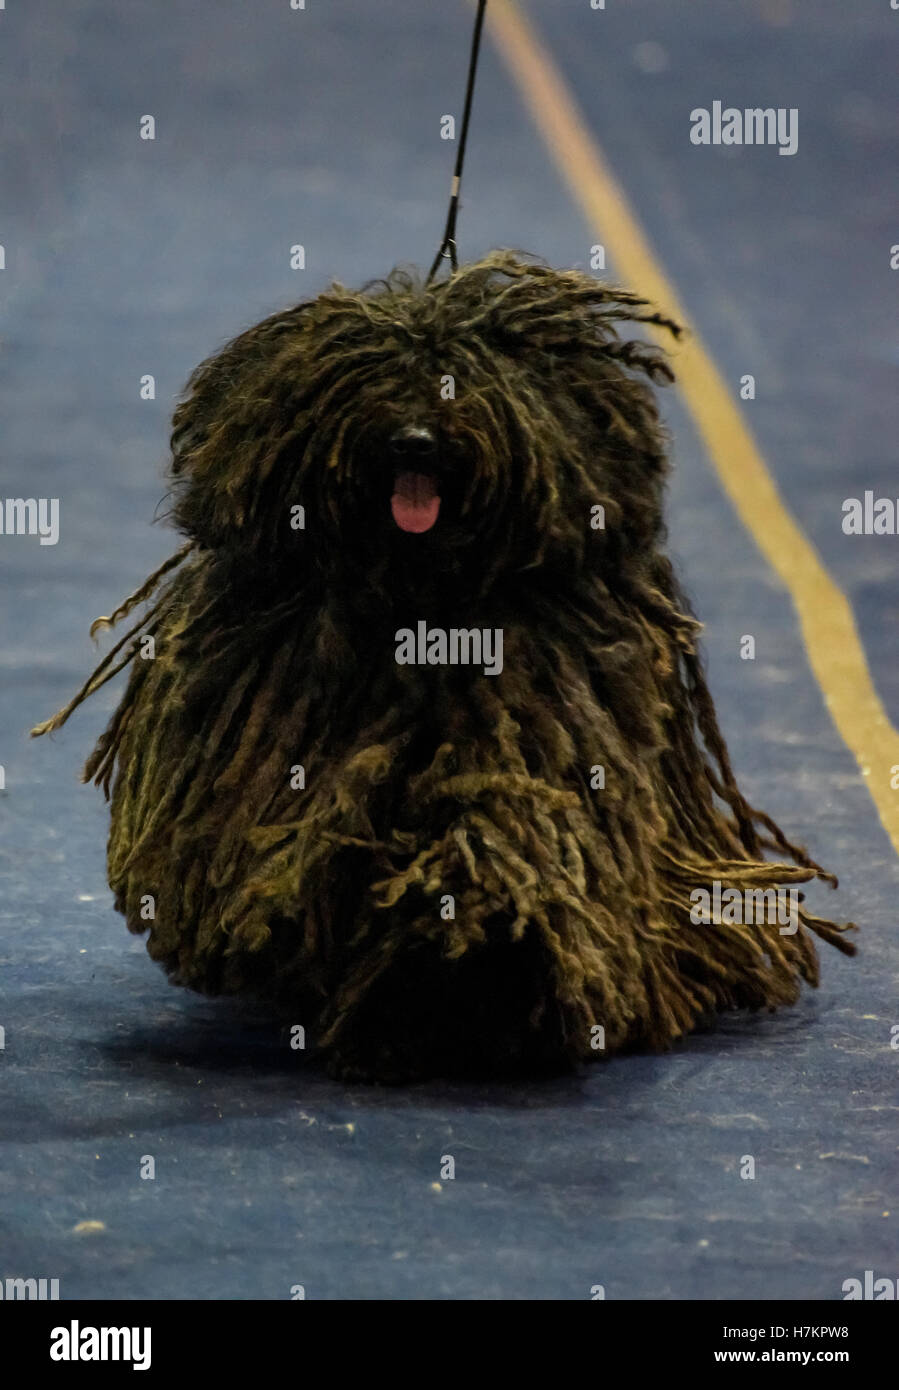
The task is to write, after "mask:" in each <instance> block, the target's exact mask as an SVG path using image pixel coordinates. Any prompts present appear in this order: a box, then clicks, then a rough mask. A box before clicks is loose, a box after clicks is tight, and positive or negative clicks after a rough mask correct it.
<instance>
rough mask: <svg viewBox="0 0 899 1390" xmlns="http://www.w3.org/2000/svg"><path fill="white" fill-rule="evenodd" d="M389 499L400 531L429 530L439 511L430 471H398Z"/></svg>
mask: <svg viewBox="0 0 899 1390" xmlns="http://www.w3.org/2000/svg"><path fill="white" fill-rule="evenodd" d="M394 489H395V490H394V494H393V496H392V497H391V499H390V510H391V511H392V512H393V519H394V521H395V522H396V524H397V526H398V527H399V528H400V530H401V531H414V532H416V533H420V532H422V531H430V529H431V527H432V526H433V525H434V522H435V521H436V520H437V513H438V512H439V511H440V497H439V494H438V492H437V482H436V479H434V478H432V477H431V474H430V473H398V474H397V476H396V482H395V483H394Z"/></svg>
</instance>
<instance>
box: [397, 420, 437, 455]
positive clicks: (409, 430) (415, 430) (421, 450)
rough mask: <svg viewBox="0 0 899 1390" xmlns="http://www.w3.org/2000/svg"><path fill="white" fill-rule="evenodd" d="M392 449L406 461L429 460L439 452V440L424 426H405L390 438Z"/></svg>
mask: <svg viewBox="0 0 899 1390" xmlns="http://www.w3.org/2000/svg"><path fill="white" fill-rule="evenodd" d="M390 448H391V451H392V452H393V453H394V454H399V455H401V456H402V457H403V458H406V459H421V458H427V457H428V456H429V455H430V454H434V453H436V452H437V440H436V439H435V438H434V436H433V434H432V433H431V431H430V430H429V429H427V428H426V427H425V426H424V425H404V426H403V427H402V429H399V430H397V431H396V433H395V434H392V435H391V436H390Z"/></svg>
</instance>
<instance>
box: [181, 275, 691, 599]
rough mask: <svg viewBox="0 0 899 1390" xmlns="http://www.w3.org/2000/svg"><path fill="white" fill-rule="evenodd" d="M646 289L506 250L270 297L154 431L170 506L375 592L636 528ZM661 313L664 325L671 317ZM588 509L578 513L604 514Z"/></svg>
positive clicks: (643, 520)
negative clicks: (446, 275) (632, 335)
mask: <svg viewBox="0 0 899 1390" xmlns="http://www.w3.org/2000/svg"><path fill="white" fill-rule="evenodd" d="M642 308H643V301H641V300H638V299H636V298H635V297H633V296H628V295H624V294H621V293H620V292H617V291H614V290H611V289H610V288H608V287H607V286H604V285H601V284H599V283H598V282H597V281H595V280H593V279H592V278H591V277H589V276H587V275H584V274H582V273H579V272H576V271H554V270H551V269H549V268H547V267H545V266H542V265H535V264H530V263H528V262H525V261H523V260H521V259H519V258H518V257H516V256H513V255H512V254H511V253H508V252H498V253H494V254H493V255H492V256H490V257H488V258H487V259H486V260H484V261H481V262H478V263H476V264H473V265H468V266H463V267H462V268H461V269H460V270H459V271H458V272H457V273H456V274H455V275H453V276H452V277H451V278H450V279H449V280H447V281H443V282H441V283H438V284H435V285H431V286H428V287H422V286H421V285H420V284H419V283H418V282H416V281H415V280H414V279H413V278H412V277H410V276H408V275H406V274H404V273H401V272H394V274H393V275H392V276H391V277H389V279H388V280H386V281H380V282H377V283H376V284H375V285H373V286H370V287H368V288H367V289H366V290H363V291H362V292H359V293H352V292H349V291H346V290H343V289H341V288H339V287H336V288H334V289H332V290H331V291H329V292H327V293H326V294H324V295H322V296H320V297H319V298H318V299H316V300H312V301H310V302H308V303H306V304H302V305H300V306H298V307H297V308H296V309H293V310H289V311H287V312H286V313H283V314H278V315H275V316H274V317H273V318H270V319H267V320H265V321H264V322H263V323H261V324H259V325H257V326H256V327H255V328H252V329H250V330H249V331H248V332H247V333H244V334H243V335H241V337H239V338H237V339H235V340H234V342H233V343H231V344H230V345H229V346H228V347H227V348H225V349H224V350H223V351H222V352H221V353H220V354H218V355H217V356H216V357H213V358H210V359H209V361H207V362H206V363H204V364H203V365H202V366H201V367H200V368H198V370H197V372H195V373H194V376H193V377H192V379H191V383H190V394H189V396H188V398H187V399H186V401H185V402H184V404H182V405H181V406H179V408H178V410H177V412H176V415H175V422H174V432H173V435H172V448H173V465H172V480H173V491H174V495H175V518H176V521H177V523H178V524H179V525H180V526H181V528H182V529H183V530H184V531H186V532H187V534H188V535H190V536H191V537H193V538H194V539H196V540H197V541H199V543H200V544H201V545H204V546H207V547H209V548H213V549H223V548H224V549H230V550H231V551H232V552H234V553H235V554H239V555H240V556H241V558H242V559H243V560H244V561H245V562H248V563H250V564H252V563H254V562H255V563H258V564H264V565H266V566H267V567H271V566H272V565H274V566H279V565H280V566H283V575H284V583H285V585H288V584H289V583H290V577H291V574H293V575H296V573H297V569H296V567H297V564H298V552H301V558H300V559H299V564H300V565H301V566H303V565H307V564H313V565H315V566H317V567H318V568H319V569H323V570H325V571H326V572H328V573H330V574H338V573H339V574H342V575H344V576H352V575H358V576H359V577H360V578H361V577H362V576H364V577H365V579H366V582H368V583H372V582H374V583H376V584H379V585H381V586H382V587H384V588H385V589H389V588H390V587H391V585H394V586H395V585H396V584H397V583H398V582H400V581H401V582H403V583H404V584H406V585H407V586H408V585H412V586H413V587H414V586H415V585H416V584H418V585H420V586H423V587H427V586H428V585H429V584H430V583H431V582H432V581H435V580H438V581H440V582H442V583H444V584H445V583H446V580H447V577H448V576H454V577H455V578H456V579H458V580H462V579H466V580H467V581H468V582H469V584H470V585H471V587H473V588H474V589H484V588H486V587H488V586H489V584H490V583H492V582H493V581H494V580H495V579H496V577H497V575H499V574H505V575H507V576H509V575H512V574H521V573H522V572H524V571H529V572H530V573H532V574H533V573H534V572H538V573H539V571H540V570H541V567H544V566H549V567H550V568H552V569H553V570H554V572H556V573H559V572H561V571H564V569H565V568H566V567H568V568H570V567H574V568H575V569H578V568H580V567H581V566H583V565H584V564H585V563H586V562H588V561H589V563H590V564H591V566H595V565H596V564H597V552H599V563H601V564H602V565H604V566H605V568H606V570H607V571H608V572H609V574H612V573H613V572H614V569H615V566H616V565H619V566H620V565H622V564H625V563H626V561H627V556H628V555H629V554H638V553H639V552H640V551H641V550H645V549H646V548H647V547H649V546H652V545H653V544H654V542H655V540H656V538H657V535H658V532H659V527H660V507H661V487H662V479H663V476H664V472H665V460H664V450H663V444H662V440H661V438H660V434H659V429H658V422H657V416H656V410H655V405H654V401H653V397H652V393H651V391H650V390H649V388H648V386H647V384H646V382H645V381H644V380H641V379H640V375H639V374H640V373H643V374H645V375H647V376H650V377H653V378H655V379H659V380H663V379H668V378H670V372H669V371H668V368H667V367H666V365H665V363H664V359H663V357H662V355H661V353H660V352H658V351H655V350H653V349H651V348H648V347H647V346H646V345H645V344H640V343H635V342H632V341H622V340H620V339H619V337H618V335H617V331H616V329H617V322H618V321H621V320H631V319H632V320H639V321H655V322H664V321H662V320H658V319H657V318H655V316H653V315H649V314H644V313H642V312H641V310H642ZM667 326H669V327H670V326H671V325H667ZM597 507H601V508H602V509H603V510H602V514H601V521H602V524H601V525H600V526H597V525H596V522H597V520H598V519H599V516H600V514H599V513H597V510H596V509H597Z"/></svg>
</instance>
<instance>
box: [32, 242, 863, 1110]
mask: <svg viewBox="0 0 899 1390" xmlns="http://www.w3.org/2000/svg"><path fill="white" fill-rule="evenodd" d="M640 325H651V326H653V327H654V328H655V330H656V331H657V335H658V334H662V333H670V334H673V335H674V336H675V337H676V336H677V335H678V334H679V332H680V329H679V328H678V326H677V325H676V324H675V323H673V322H672V321H671V320H669V319H667V318H665V317H664V316H663V315H661V314H659V313H658V312H655V311H653V309H652V308H651V306H650V305H649V304H648V303H647V301H645V300H643V299H641V298H640V297H639V296H637V295H635V294H632V293H630V292H627V291H624V290H621V289H616V288H614V287H612V286H610V285H607V284H605V283H602V282H600V281H598V280H596V279H595V278H593V277H592V276H589V275H586V274H584V273H581V272H579V271H576V270H557V269H553V268H551V267H549V266H548V265H546V264H545V263H543V262H541V261H538V260H536V259H534V258H528V257H525V256H524V255H522V254H519V253H513V252H509V251H496V252H493V253H491V254H490V255H488V256H487V257H485V258H484V259H482V260H480V261H477V262H473V263H469V264H464V265H462V266H461V267H459V268H458V269H457V270H456V271H455V272H454V273H453V274H451V275H450V276H449V277H448V278H446V279H442V280H439V281H437V282H434V283H422V282H421V280H420V279H419V278H418V277H417V276H416V274H415V273H414V272H411V271H404V270H399V271H394V272H393V273H391V274H390V275H389V276H388V277H387V278H386V279H384V280H381V281H376V282H374V283H372V284H370V285H368V286H366V287H365V288H364V289H362V290H361V291H352V290H348V289H345V288H343V287H342V286H340V285H333V286H332V287H331V288H330V289H329V290H328V291H327V292H325V293H323V294H321V295H320V296H319V297H317V298H315V299H312V300H309V301H307V302H304V303H302V304H299V305H298V306H296V307H295V308H292V309H289V310H287V311H286V312H282V313H278V314H275V315H273V316H272V317H270V318H267V319H265V320H264V321H263V322H262V323H259V324H258V325H256V326H255V327H252V328H250V329H249V330H248V331H246V332H244V333H242V334H241V335H240V336H239V337H237V338H235V339H234V340H233V342H231V343H229V344H228V346H226V347H225V348H224V349H223V350H222V351H220V352H218V353H216V354H215V355H214V356H212V357H210V358H209V359H208V360H207V361H206V362H204V363H203V364H202V365H201V366H200V367H198V368H197V369H196V371H195V372H194V373H193V375H192V377H191V378H190V381H189V383H188V387H187V390H186V392H185V396H184V398H183V400H182V401H181V403H180V404H179V405H178V407H177V409H176V411H175V414H174V419H173V430H172V436H171V447H172V461H171V466H170V496H171V516H172V519H173V521H174V524H175V525H176V527H177V528H178V529H179V530H180V531H181V532H182V533H183V536H184V538H185V541H184V544H183V545H182V547H181V549H180V550H179V551H178V552H177V554H175V555H174V556H173V557H172V558H171V559H170V560H169V561H167V563H166V564H165V565H164V566H163V567H162V568H161V569H160V570H159V571H157V573H156V574H155V575H153V576H151V577H150V579H148V580H147V582H146V583H145V584H144V585H143V586H142V587H141V588H140V589H138V590H137V592H136V593H135V594H132V595H131V597H130V598H129V599H127V600H126V601H125V603H124V604H122V605H121V607H120V608H119V609H118V610H117V611H116V612H115V613H114V614H112V615H111V617H109V618H104V619H100V620H98V623H97V624H95V628H96V627H106V626H110V625H111V624H112V623H114V622H117V621H119V620H120V619H122V618H124V617H125V616H127V614H128V613H130V612H131V610H132V609H133V608H135V607H136V606H137V605H139V604H145V603H146V604H149V607H148V608H147V609H146V611H145V615H144V617H143V618H142V620H141V621H140V622H139V623H138V624H137V626H136V627H133V628H132V629H131V630H130V631H129V632H128V633H127V634H126V635H125V636H124V637H123V638H122V639H121V641H120V642H118V643H117V645H116V646H115V647H114V648H113V649H112V651H111V652H110V653H109V655H108V656H107V657H106V658H105V660H104V661H103V662H102V663H101V665H100V666H99V667H98V669H97V671H96V672H95V673H94V675H93V676H92V677H91V679H90V680H89V681H88V683H87V684H86V685H85V687H84V688H83V690H82V691H80V692H79V694H78V695H77V696H76V697H75V699H74V700H73V701H72V703H71V704H70V705H69V706H68V707H67V708H66V709H65V710H63V711H61V712H60V714H59V715H57V716H55V718H54V719H52V720H49V721H47V722H46V723H45V724H43V725H40V726H38V728H37V729H36V730H35V731H34V732H35V733H43V732H46V731H47V730H48V729H50V728H56V727H58V726H59V724H61V723H63V722H64V721H65V719H66V718H67V717H68V715H69V714H70V713H71V711H72V709H74V708H75V707H76V706H77V705H78V704H80V703H81V701H82V700H83V699H85V698H87V696H88V695H90V694H91V693H92V692H93V691H94V690H96V689H98V688H99V687H100V686H101V685H103V684H105V682H106V681H107V680H109V679H111V678H112V677H113V676H114V675H115V674H116V672H117V671H119V670H120V669H122V668H124V667H125V666H130V668H131V669H130V678H129V681H128V685H127V689H126V691H125V694H124V697H123V699H122V701H121V703H120V705H119V706H118V709H117V710H116V712H115V714H114V716H113V717H112V720H111V722H110V724H109V727H108V728H107V730H106V732H105V733H104V734H103V736H102V737H101V738H100V741H99V743H98V745H97V747H96V749H95V750H94V753H93V754H92V756H91V758H90V759H89V761H88V763H87V766H86V769H85V774H84V777H85V780H95V781H96V782H97V783H98V784H99V785H101V786H102V787H103V789H104V791H105V792H106V795H107V797H108V796H109V795H110V787H111V788H112V790H111V797H112V804H111V831H110V839H109V851H108V872H109V882H110V885H111V888H112V890H113V893H114V895H115V903H116V906H117V908H118V909H119V910H120V911H121V912H122V913H123V914H124V916H125V918H126V920H127V923H128V926H129V928H130V929H131V930H132V931H134V932H137V933H143V932H146V933H148V950H149V953H150V955H151V956H152V958H153V959H154V960H156V961H158V962H159V963H161V964H162V965H163V966H164V967H165V969H166V971H167V972H168V973H169V975H170V977H171V978H172V980H173V981H174V982H176V983H178V984H181V985H186V986H189V987H191V988H193V989H197V990H200V991H203V992H205V993H207V994H213V995H216V994H248V995H252V996H254V997H255V998H257V999H264V1000H267V1001H270V1002H271V1004H272V1005H273V1006H276V1007H278V1008H282V1007H283V1009H284V1010H286V1013H287V1016H288V1017H290V1018H292V1019H293V1020H294V1021H295V1022H296V1023H298V1024H300V1025H302V1026H303V1027H304V1029H306V1030H307V1031H308V1033H309V1035H310V1036H311V1037H312V1038H313V1039H314V1041H315V1044H316V1046H317V1047H318V1048H319V1049H320V1051H321V1052H322V1053H323V1054H324V1055H325V1056H326V1058H327V1061H328V1065H329V1067H330V1069H331V1071H332V1073H333V1074H334V1075H336V1076H338V1077H341V1078H344V1079H346V1080H365V1081H370V1080H375V1081H381V1082H404V1081H408V1080H410V1079H414V1078H420V1077H425V1076H429V1075H434V1074H440V1075H450V1074H470V1073H483V1072H487V1073H490V1074H497V1073H500V1074H502V1073H510V1072H511V1073H518V1072H524V1073H533V1072H535V1071H540V1070H544V1069H546V1068H549V1069H555V1068H557V1067H559V1066H569V1065H571V1064H575V1065H577V1064H579V1063H580V1062H581V1061H584V1060H588V1059H591V1058H595V1057H597V1056H609V1055H611V1054H613V1053H615V1052H619V1051H621V1050H623V1049H626V1048H633V1047H649V1048H657V1049H661V1048H666V1047H669V1046H670V1045H672V1044H673V1043H674V1042H675V1040H677V1039H679V1038H681V1037H683V1036H684V1035H686V1034H688V1033H689V1032H690V1031H691V1030H693V1029H695V1028H697V1027H699V1026H701V1025H703V1024H706V1023H708V1022H709V1021H710V1020H711V1019H712V1018H713V1017H714V1015H715V1014H716V1013H718V1012H720V1011H723V1010H733V1009H750V1010H758V1009H770V1008H774V1007H776V1006H779V1005H787V1004H790V1003H793V1002H795V1001H796V999H797V997H798V995H799V991H800V987H801V981H806V982H808V983H809V984H812V985H814V984H816V983H817V980H818V963H817V956H816V951H815V946H814V941H813V936H815V935H817V936H818V937H820V938H821V939H823V940H825V941H828V942H831V943H832V944H833V945H835V946H837V947H839V949H840V950H842V951H844V952H846V953H849V954H851V953H852V952H853V951H854V947H853V946H852V945H851V944H850V943H849V941H848V940H847V939H846V938H845V937H844V935H843V933H844V932H845V931H846V930H847V929H848V928H849V927H851V926H852V924H851V923H849V924H844V925H839V924H836V923H834V922H831V921H828V920H825V919H821V918H817V917H814V916H812V915H810V914H809V913H808V912H807V911H806V909H805V908H804V907H800V908H799V909H798V916H797V920H796V922H795V924H794V926H793V928H792V930H788V931H784V930H783V928H782V926H781V925H779V923H778V921H777V920H776V919H775V920H770V914H769V915H767V916H766V915H765V914H762V920H760V921H755V920H737V916H735V915H733V914H732V915H731V918H730V919H728V918H727V916H726V914H724V913H721V912H718V913H717V914H713V917H712V918H711V919H710V920H708V921H704V922H699V923H698V922H697V920H696V913H695V910H694V908H695V903H696V901H697V898H698V897H701V896H702V895H703V894H708V895H711V894H712V892H713V890H714V889H715V885H716V884H717V885H719V889H718V891H719V898H720V885H721V884H726V885H727V888H728V892H729V893H737V894H744V895H748V896H752V895H762V896H764V895H766V894H768V893H770V892H772V891H777V892H783V891H790V892H791V893H793V894H794V895H795V894H796V890H795V888H791V887H790V885H796V884H800V883H807V882H809V881H810V880H812V879H821V880H824V881H826V882H828V883H830V884H831V885H832V886H834V887H835V886H836V879H835V878H834V877H833V875H832V874H830V873H828V872H826V871H825V870H824V869H822V868H821V867H820V866H819V865H818V864H816V863H815V862H814V861H813V860H812V859H811V858H809V856H808V854H807V853H806V851H805V850H804V849H803V848H801V847H800V846H798V845H795V844H792V843H791V842H790V841H789V840H788V839H787V838H786V836H785V835H784V833H783V832H782V831H781V830H780V828H779V827H778V826H777V825H776V824H775V823H774V821H773V820H772V819H771V818H770V817H769V816H767V815H765V814H764V813H763V812H760V811H758V810H756V809H754V808H753V807H752V806H751V805H750V804H749V802H748V801H747V800H746V798H745V797H744V795H743V794H742V792H741V791H740V789H739V787H738V785H737V781H736V779H735V776H734V773H733V770H732V767H731V763H730V760H729V757H728V752H727V748H726V745H725V742H724V739H723V737H722V735H721V732H720V729H719V726H718V722H717V719H716V714H715V709H714V705H713V702H712V697H711V695H710V693H709V689H708V685H707V683H706V679H705V676H704V672H703V667H702V663H701V659H700V655H699V651H698V646H697V642H698V635H699V631H700V625H699V623H698V622H697V621H696V619H695V618H694V616H693V614H692V613H691V611H690V608H689V605H688V603H687V601H686V599H685V597H684V595H683V593H682V591H681V588H680V586H679V584H678V581H677V579H676V577H675V575H674V573H673V570H672V566H671V563H670V561H669V559H668V558H667V556H666V554H665V549H664V539H665V531H664V521H663V501H664V488H665V482H666V477H667V474H668V470H669V464H668V462H667V452H666V439H665V435H664V431H663V429H662V426H661V424H660V420H659V415H658V409H657V405H656V400H655V393H654V390H653V387H654V385H663V384H665V383H667V382H669V381H671V380H673V373H672V369H671V366H670V362H669V358H668V354H667V353H666V352H665V351H664V350H663V349H662V348H661V347H657V346H654V345H653V344H651V343H648V342H645V341H641V340H639V339H637V338H635V337H632V336H629V334H630V333H631V332H632V331H635V332H639V326H640ZM635 326H636V327H635ZM623 330H624V331H623ZM163 581H164V582H163ZM772 852H773V854H774V855H775V856H776V859H774V860H772V859H771V858H770V853H772ZM800 896H801V895H800ZM750 915H751V914H750Z"/></svg>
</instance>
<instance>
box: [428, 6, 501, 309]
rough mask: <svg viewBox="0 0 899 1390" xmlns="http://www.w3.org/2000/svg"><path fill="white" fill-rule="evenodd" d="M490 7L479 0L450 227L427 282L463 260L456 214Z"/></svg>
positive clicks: (449, 215)
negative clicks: (443, 267) (442, 266)
mask: <svg viewBox="0 0 899 1390" xmlns="http://www.w3.org/2000/svg"><path fill="white" fill-rule="evenodd" d="M486 8H487V0H478V13H477V16H476V18H475V22H474V36H473V38H472V41H471V58H470V59H469V63H468V83H467V86H466V88H465V110H464V112H463V114H462V133H461V135H460V136H459V153H458V154H457V155H456V167H455V169H454V170H453V182H452V186H451V191H450V201H449V212H448V213H447V216H446V228H445V230H444V233H443V241H442V242H441V243H440V250H439V251H438V252H437V255H436V256H435V257H434V264H433V265H432V266H431V269H430V271H429V273H428V278H427V280H426V281H425V284H426V285H429V284H430V283H431V281H432V280H433V278H434V276H435V275H436V273H437V268H438V266H439V265H440V262H441V261H442V260H443V259H444V258H445V257H446V256H449V259H450V264H451V265H452V267H453V270H458V268H459V263H458V261H457V259H456V217H457V215H458V212H459V188H460V186H461V183H462V164H463V162H464V160H465V141H466V139H467V138H468V118H469V116H470V115H471V99H472V97H473V96H474V79H475V73H476V72H477V69H478V53H479V51H480V47H481V29H482V28H483V25H484V11H485V10H486Z"/></svg>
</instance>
